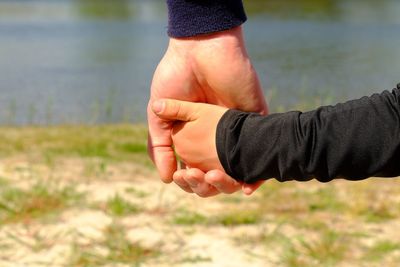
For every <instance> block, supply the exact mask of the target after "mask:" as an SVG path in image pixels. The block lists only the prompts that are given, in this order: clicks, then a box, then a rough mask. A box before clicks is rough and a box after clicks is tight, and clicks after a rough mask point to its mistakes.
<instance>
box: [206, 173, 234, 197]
mask: <svg viewBox="0 0 400 267" xmlns="http://www.w3.org/2000/svg"><path fill="white" fill-rule="evenodd" d="M204 179H205V181H206V182H207V183H209V184H211V185H212V186H214V187H215V188H216V189H217V190H218V191H219V192H221V193H225V194H232V193H234V192H236V191H238V190H239V189H240V188H241V184H240V183H239V182H237V181H236V180H235V179H233V178H232V177H230V176H229V175H228V174H226V173H224V172H223V171H220V170H211V171H209V172H207V173H206V175H205V177H204Z"/></svg>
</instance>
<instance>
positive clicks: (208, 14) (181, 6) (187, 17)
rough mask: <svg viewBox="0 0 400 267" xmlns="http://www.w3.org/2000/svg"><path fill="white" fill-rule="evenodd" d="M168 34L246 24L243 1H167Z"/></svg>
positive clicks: (205, 30) (222, 29) (227, 27)
mask: <svg viewBox="0 0 400 267" xmlns="http://www.w3.org/2000/svg"><path fill="white" fill-rule="evenodd" d="M167 5H168V18H169V19H168V35H169V36H171V37H176V38H180V37H192V36H196V35H200V34H207V33H213V32H219V31H224V30H228V29H232V28H234V27H237V26H239V25H241V24H243V23H244V22H245V21H246V19H247V18H246V14H245V11H244V7H243V3H242V1H241V0H167Z"/></svg>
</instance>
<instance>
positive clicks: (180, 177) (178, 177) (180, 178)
mask: <svg viewBox="0 0 400 267" xmlns="http://www.w3.org/2000/svg"><path fill="white" fill-rule="evenodd" d="M185 173H186V170H184V169H182V170H177V171H176V172H175V173H174V175H173V179H174V182H175V183H176V184H177V185H178V186H179V187H180V188H181V189H182V190H183V191H185V192H188V193H193V190H192V189H191V188H190V185H189V184H188V183H187V182H186V181H185V179H184V176H185Z"/></svg>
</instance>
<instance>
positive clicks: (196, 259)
mask: <svg viewBox="0 0 400 267" xmlns="http://www.w3.org/2000/svg"><path fill="white" fill-rule="evenodd" d="M211 261H212V258H210V257H202V256H200V255H196V256H192V257H190V256H189V257H184V258H183V259H182V260H181V261H180V262H181V263H194V264H196V263H200V262H211Z"/></svg>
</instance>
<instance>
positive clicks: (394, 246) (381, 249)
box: [363, 240, 400, 261]
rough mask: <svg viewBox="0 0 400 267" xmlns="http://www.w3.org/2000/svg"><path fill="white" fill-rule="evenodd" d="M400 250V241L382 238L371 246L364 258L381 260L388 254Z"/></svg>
mask: <svg viewBox="0 0 400 267" xmlns="http://www.w3.org/2000/svg"><path fill="white" fill-rule="evenodd" d="M399 250H400V244H399V243H395V242H392V241H390V240H382V241H379V242H377V243H376V244H374V245H373V246H372V247H370V248H369V249H368V250H367V252H366V253H365V255H364V257H363V259H364V260H367V261H380V260H382V258H384V257H385V256H386V255H388V254H390V253H392V252H395V251H399Z"/></svg>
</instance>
